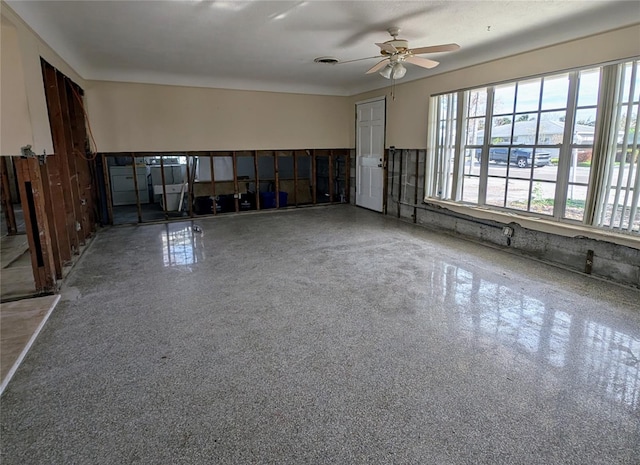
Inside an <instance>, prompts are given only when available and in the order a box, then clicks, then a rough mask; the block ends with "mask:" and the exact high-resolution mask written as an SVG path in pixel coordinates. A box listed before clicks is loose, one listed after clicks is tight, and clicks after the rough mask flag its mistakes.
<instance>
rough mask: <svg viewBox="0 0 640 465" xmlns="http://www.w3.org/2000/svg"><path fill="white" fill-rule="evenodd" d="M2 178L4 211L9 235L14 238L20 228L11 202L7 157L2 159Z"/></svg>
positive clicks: (0, 171) (0, 169) (0, 161)
mask: <svg viewBox="0 0 640 465" xmlns="http://www.w3.org/2000/svg"><path fill="white" fill-rule="evenodd" d="M0 177H1V179H2V210H3V211H4V217H5V220H6V222H7V235H9V236H14V235H16V234H18V226H17V225H16V215H15V212H14V211H13V202H12V200H11V188H10V186H9V176H8V175H7V157H0Z"/></svg>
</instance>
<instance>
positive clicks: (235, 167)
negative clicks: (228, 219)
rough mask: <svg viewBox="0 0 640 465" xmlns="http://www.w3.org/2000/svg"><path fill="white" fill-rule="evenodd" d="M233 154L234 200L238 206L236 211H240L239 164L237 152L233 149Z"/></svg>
mask: <svg viewBox="0 0 640 465" xmlns="http://www.w3.org/2000/svg"><path fill="white" fill-rule="evenodd" d="M232 156H233V191H234V194H233V200H234V203H235V206H236V213H238V212H239V211H240V200H239V198H238V197H239V196H240V187H239V186H238V165H237V161H236V152H235V151H233V152H232Z"/></svg>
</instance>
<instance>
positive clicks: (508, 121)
mask: <svg viewBox="0 0 640 465" xmlns="http://www.w3.org/2000/svg"><path fill="white" fill-rule="evenodd" d="M512 121H513V119H512V118H511V117H510V116H499V117H495V118H493V125H492V126H491V143H492V144H508V143H510V142H511V131H512V127H513V125H512Z"/></svg>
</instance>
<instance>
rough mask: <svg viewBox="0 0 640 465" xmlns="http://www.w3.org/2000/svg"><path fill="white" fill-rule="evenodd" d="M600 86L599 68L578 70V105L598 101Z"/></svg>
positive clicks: (593, 103) (586, 104)
mask: <svg viewBox="0 0 640 465" xmlns="http://www.w3.org/2000/svg"><path fill="white" fill-rule="evenodd" d="M599 88H600V69H599V68H596V69H590V70H587V71H582V72H580V81H579V83H578V106H579V107H585V106H588V105H596V104H597V103H598V89H599Z"/></svg>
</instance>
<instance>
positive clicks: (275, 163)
mask: <svg viewBox="0 0 640 465" xmlns="http://www.w3.org/2000/svg"><path fill="white" fill-rule="evenodd" d="M273 174H274V175H275V178H276V181H275V184H276V186H275V196H276V208H280V173H279V172H278V152H273Z"/></svg>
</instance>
